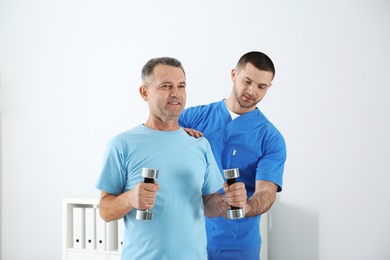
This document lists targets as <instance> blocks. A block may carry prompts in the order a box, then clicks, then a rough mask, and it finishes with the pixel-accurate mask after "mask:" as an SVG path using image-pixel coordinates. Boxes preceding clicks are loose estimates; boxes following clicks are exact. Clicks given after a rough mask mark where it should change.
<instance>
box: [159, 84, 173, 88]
mask: <svg viewBox="0 0 390 260" xmlns="http://www.w3.org/2000/svg"><path fill="white" fill-rule="evenodd" d="M170 87H171V85H169V84H163V85H161V88H170Z"/></svg>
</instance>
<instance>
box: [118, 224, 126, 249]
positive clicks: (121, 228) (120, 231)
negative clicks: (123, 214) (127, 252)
mask: <svg viewBox="0 0 390 260" xmlns="http://www.w3.org/2000/svg"><path fill="white" fill-rule="evenodd" d="M124 232H125V223H124V221H123V218H121V219H118V251H119V252H121V251H122V245H123V234H124Z"/></svg>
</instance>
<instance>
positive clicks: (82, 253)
mask: <svg viewBox="0 0 390 260" xmlns="http://www.w3.org/2000/svg"><path fill="white" fill-rule="evenodd" d="M99 198H100V195H99V193H96V194H87V195H82V196H77V197H68V198H64V199H63V201H62V214H63V217H62V234H63V237H62V241H63V244H62V260H120V247H119V246H118V245H119V243H118V239H119V237H120V235H118V221H121V222H123V220H122V219H121V220H118V221H111V222H105V221H103V220H102V219H101V218H100V215H99ZM121 222H119V223H120V224H121ZM120 229H122V228H121V227H120Z"/></svg>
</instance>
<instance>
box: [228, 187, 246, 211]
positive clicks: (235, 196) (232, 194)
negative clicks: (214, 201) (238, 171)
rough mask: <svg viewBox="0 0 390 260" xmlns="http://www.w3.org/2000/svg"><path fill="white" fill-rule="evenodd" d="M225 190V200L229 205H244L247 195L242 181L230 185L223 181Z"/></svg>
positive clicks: (241, 206) (240, 206)
mask: <svg viewBox="0 0 390 260" xmlns="http://www.w3.org/2000/svg"><path fill="white" fill-rule="evenodd" d="M223 188H224V191H225V201H226V203H228V204H229V205H230V206H235V207H239V208H243V207H245V205H246V200H247V195H246V189H245V184H244V183H243V182H236V183H233V184H232V185H230V186H229V185H227V183H224V185H223Z"/></svg>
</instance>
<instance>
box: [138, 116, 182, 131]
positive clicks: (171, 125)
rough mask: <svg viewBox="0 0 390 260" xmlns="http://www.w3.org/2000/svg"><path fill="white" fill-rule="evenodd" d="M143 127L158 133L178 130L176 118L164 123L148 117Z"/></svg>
mask: <svg viewBox="0 0 390 260" xmlns="http://www.w3.org/2000/svg"><path fill="white" fill-rule="evenodd" d="M144 126H146V127H148V128H151V129H153V130H158V131H167V132H169V131H176V130H179V129H180V126H179V121H178V118H176V119H174V120H169V121H164V120H161V119H157V118H152V117H149V118H148V120H147V121H146V122H145V123H144Z"/></svg>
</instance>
